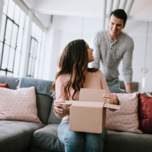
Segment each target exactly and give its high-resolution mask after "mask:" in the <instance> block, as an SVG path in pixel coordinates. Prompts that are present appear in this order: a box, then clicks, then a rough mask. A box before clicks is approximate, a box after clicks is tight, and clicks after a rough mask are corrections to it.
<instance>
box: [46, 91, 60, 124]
mask: <svg viewBox="0 0 152 152" xmlns="http://www.w3.org/2000/svg"><path fill="white" fill-rule="evenodd" d="M53 97H55V94H54V96H53ZM54 101H55V98H53V101H52V107H51V110H50V114H49V118H48V124H59V123H60V122H61V120H62V119H61V118H58V117H57V116H56V115H55V113H54V106H53V104H54Z"/></svg>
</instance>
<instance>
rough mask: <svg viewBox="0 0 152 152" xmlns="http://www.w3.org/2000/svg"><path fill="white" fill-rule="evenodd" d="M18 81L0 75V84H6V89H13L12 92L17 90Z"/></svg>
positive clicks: (18, 79)
mask: <svg viewBox="0 0 152 152" xmlns="http://www.w3.org/2000/svg"><path fill="white" fill-rule="evenodd" d="M19 81H20V78H15V77H10V76H1V75H0V83H7V85H8V88H10V89H13V90H15V89H16V88H17V86H18V84H19Z"/></svg>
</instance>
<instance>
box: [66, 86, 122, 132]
mask: <svg viewBox="0 0 152 152" xmlns="http://www.w3.org/2000/svg"><path fill="white" fill-rule="evenodd" d="M104 93H106V91H105V90H101V89H81V90H80V95H79V101H67V102H66V103H65V104H69V105H70V104H72V105H71V106H70V125H69V130H70V131H78V132H89V133H102V132H103V129H104V127H105V122H106V108H112V109H120V106H119V105H113V104H109V103H105V101H104V99H103V98H102V95H103V94H104Z"/></svg>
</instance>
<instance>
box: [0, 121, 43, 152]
mask: <svg viewBox="0 0 152 152" xmlns="http://www.w3.org/2000/svg"><path fill="white" fill-rule="evenodd" d="M43 126H44V124H39V123H33V122H22V121H9V120H8V121H6V120H4V121H0V152H17V151H22V150H24V149H25V148H27V147H29V146H30V141H31V137H32V134H33V132H34V131H35V130H37V129H39V128H42V127H43Z"/></svg>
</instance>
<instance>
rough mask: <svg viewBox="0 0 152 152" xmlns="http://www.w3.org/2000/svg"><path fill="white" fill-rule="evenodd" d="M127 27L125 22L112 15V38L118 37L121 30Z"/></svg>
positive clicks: (110, 25) (110, 28) (110, 21)
mask: <svg viewBox="0 0 152 152" xmlns="http://www.w3.org/2000/svg"><path fill="white" fill-rule="evenodd" d="M124 27H125V25H124V23H123V20H122V19H119V18H117V17H115V16H114V15H111V17H110V20H109V34H110V36H112V37H118V36H119V35H120V33H121V30H122V29H123V28H124Z"/></svg>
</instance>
